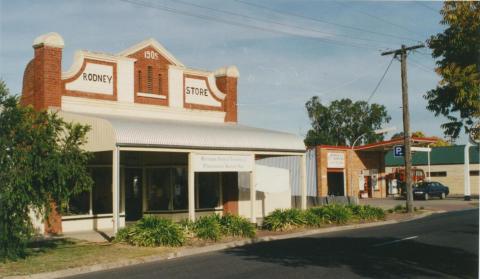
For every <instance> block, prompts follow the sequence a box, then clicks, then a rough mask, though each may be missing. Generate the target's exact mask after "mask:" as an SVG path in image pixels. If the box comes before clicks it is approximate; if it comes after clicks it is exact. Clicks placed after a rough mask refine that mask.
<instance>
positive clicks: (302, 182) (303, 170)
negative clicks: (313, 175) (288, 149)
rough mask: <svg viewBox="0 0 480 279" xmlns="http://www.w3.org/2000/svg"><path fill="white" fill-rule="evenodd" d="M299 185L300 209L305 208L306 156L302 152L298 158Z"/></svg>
mask: <svg viewBox="0 0 480 279" xmlns="http://www.w3.org/2000/svg"><path fill="white" fill-rule="evenodd" d="M300 187H301V193H300V195H301V197H300V199H301V202H300V204H301V209H303V210H305V209H307V156H305V154H303V155H302V156H301V158H300Z"/></svg>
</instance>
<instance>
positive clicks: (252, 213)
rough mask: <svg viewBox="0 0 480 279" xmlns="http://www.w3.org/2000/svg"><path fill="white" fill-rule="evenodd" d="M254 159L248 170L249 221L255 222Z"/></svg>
mask: <svg viewBox="0 0 480 279" xmlns="http://www.w3.org/2000/svg"><path fill="white" fill-rule="evenodd" d="M255 180H256V179H255V159H254V160H253V169H252V171H251V172H250V222H251V223H254V224H256V223H257V217H256V215H257V214H256V207H255V205H256V204H255V203H256V200H257V187H256V185H255Z"/></svg>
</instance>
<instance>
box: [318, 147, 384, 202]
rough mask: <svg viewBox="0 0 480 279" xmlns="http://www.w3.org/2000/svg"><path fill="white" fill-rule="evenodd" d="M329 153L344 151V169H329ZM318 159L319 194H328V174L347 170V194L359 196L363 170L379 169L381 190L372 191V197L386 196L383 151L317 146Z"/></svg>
mask: <svg viewBox="0 0 480 279" xmlns="http://www.w3.org/2000/svg"><path fill="white" fill-rule="evenodd" d="M328 153H342V154H344V156H345V167H344V168H343V169H329V168H328V165H327V163H328V162H327V160H328V159H327V156H328V155H327V154H328ZM316 160H317V193H318V196H326V195H328V181H327V174H328V172H329V171H331V172H342V173H343V172H345V182H346V194H347V195H348V196H356V197H358V196H359V182H358V180H359V179H358V178H359V175H360V174H361V171H362V170H371V169H377V170H378V183H379V190H377V191H373V192H372V197H375V198H380V197H385V196H386V188H385V185H386V184H385V167H384V153H383V152H373V151H372V152H361V151H352V150H350V149H349V148H343V147H322V146H317V147H316Z"/></svg>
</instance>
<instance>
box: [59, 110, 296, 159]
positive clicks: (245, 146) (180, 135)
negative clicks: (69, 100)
mask: <svg viewBox="0 0 480 279" xmlns="http://www.w3.org/2000/svg"><path fill="white" fill-rule="evenodd" d="M60 116H61V117H63V118H64V119H65V120H66V121H73V122H79V123H83V124H88V125H90V126H91V127H92V130H91V131H90V132H89V135H88V138H89V143H88V144H87V147H86V148H87V149H89V150H91V151H99V150H111V148H113V147H114V146H115V144H116V145H118V146H152V147H172V148H173V147H177V148H198V149H222V150H249V151H250V150H251V151H254V150H264V151H283V152H305V145H304V143H303V139H302V138H300V137H299V136H296V135H293V134H289V133H284V132H277V131H271V130H266V129H259V128H254V127H248V126H243V125H238V124H233V123H205V122H198V121H191V122H189V121H174V120H164V119H147V118H136V117H119V116H106V115H89V114H74V113H67V112H61V113H60ZM92 141H93V142H92ZM107 146H110V148H107V149H106V147H107Z"/></svg>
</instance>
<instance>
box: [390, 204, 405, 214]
mask: <svg viewBox="0 0 480 279" xmlns="http://www.w3.org/2000/svg"><path fill="white" fill-rule="evenodd" d="M406 210H407V208H406V207H405V206H403V205H401V204H397V205H396V206H395V207H394V208H393V211H395V212H403V211H406Z"/></svg>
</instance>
